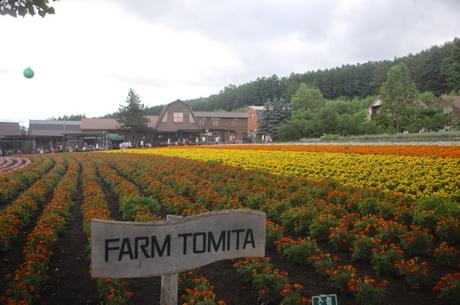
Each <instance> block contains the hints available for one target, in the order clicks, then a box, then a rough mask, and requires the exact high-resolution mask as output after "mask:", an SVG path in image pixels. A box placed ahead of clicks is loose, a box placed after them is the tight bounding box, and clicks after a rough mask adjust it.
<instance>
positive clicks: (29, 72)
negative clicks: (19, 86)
mask: <svg viewBox="0 0 460 305" xmlns="http://www.w3.org/2000/svg"><path fill="white" fill-rule="evenodd" d="M22 74H24V77H25V78H32V77H34V70H32V69H31V68H30V67H27V68H26V69H25V70H24V72H23V73H22Z"/></svg>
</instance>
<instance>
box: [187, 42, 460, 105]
mask: <svg viewBox="0 0 460 305" xmlns="http://www.w3.org/2000/svg"><path fill="white" fill-rule="evenodd" d="M396 64H404V65H406V66H407V67H408V69H409V71H410V75H411V77H412V79H413V81H414V82H415V85H416V86H417V88H418V89H419V90H420V91H421V92H424V91H430V92H432V93H433V94H435V95H436V96H439V95H441V94H444V93H450V92H453V91H454V92H455V91H460V39H459V38H456V39H454V40H453V41H451V42H447V43H445V44H444V45H442V46H434V47H431V48H430V49H428V50H425V51H422V52H420V53H418V54H415V55H412V54H409V55H407V56H404V57H400V58H395V59H394V60H384V61H369V62H367V63H364V64H354V65H349V64H347V65H342V66H341V67H336V68H332V69H325V70H317V71H310V72H306V73H303V74H295V73H292V74H291V75H289V76H287V77H281V78H280V77H278V76H277V75H272V76H270V77H261V78H257V79H256V80H255V81H251V82H249V83H245V84H242V85H239V86H235V85H228V86H226V87H225V88H224V89H223V90H221V91H220V92H219V93H217V94H214V95H211V96H209V97H201V98H197V99H192V100H188V101H186V102H187V103H188V104H190V106H192V108H193V109H194V110H196V111H212V110H216V109H223V110H227V111H231V110H235V109H241V108H243V107H245V106H249V105H257V106H261V105H263V104H264V103H265V102H266V101H267V100H272V99H274V98H275V99H279V98H283V99H284V100H290V99H291V97H292V95H293V94H294V93H295V92H296V90H297V89H298V88H299V86H300V84H302V83H305V84H308V85H311V86H315V87H317V88H318V89H319V90H320V91H321V94H322V95H323V97H324V98H325V99H328V100H332V99H337V98H348V99H353V98H364V97H367V96H372V95H377V94H378V93H379V90H380V87H381V86H382V84H383V82H384V81H385V79H386V76H387V73H388V71H389V69H390V68H391V67H392V66H393V65H396Z"/></svg>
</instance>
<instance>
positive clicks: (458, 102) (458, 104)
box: [434, 95, 460, 109]
mask: <svg viewBox="0 0 460 305" xmlns="http://www.w3.org/2000/svg"><path fill="white" fill-rule="evenodd" d="M434 104H435V105H440V104H443V105H445V104H450V105H452V106H453V107H455V108H458V109H460V96H458V95H441V96H440V97H439V98H438V99H437V100H436V101H435V102H434Z"/></svg>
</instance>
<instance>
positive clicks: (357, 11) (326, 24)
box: [119, 0, 460, 85]
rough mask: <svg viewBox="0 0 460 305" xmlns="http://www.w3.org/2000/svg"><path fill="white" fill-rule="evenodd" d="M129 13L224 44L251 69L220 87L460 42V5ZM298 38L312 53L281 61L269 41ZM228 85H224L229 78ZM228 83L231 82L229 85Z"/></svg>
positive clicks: (324, 4)
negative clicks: (454, 41) (311, 47)
mask: <svg viewBox="0 0 460 305" xmlns="http://www.w3.org/2000/svg"><path fill="white" fill-rule="evenodd" d="M119 3H120V4H121V5H122V6H123V7H124V9H126V11H127V12H128V13H130V14H134V15H137V16H139V17H141V18H143V19H144V20H147V21H149V22H151V23H154V24H159V25H162V26H165V27H168V28H172V29H174V30H176V31H192V32H198V33H200V34H201V35H203V36H205V37H207V38H208V39H211V40H214V41H219V42H220V43H223V44H225V45H226V46H227V47H228V48H229V49H230V50H231V51H232V52H233V53H234V54H235V55H236V56H237V57H238V59H239V60H240V61H241V62H242V63H243V66H244V67H246V69H245V71H242V72H240V73H235V74H234V75H227V76H225V75H218V76H217V78H216V79H214V83H215V82H219V81H220V83H221V84H222V85H225V84H227V83H229V82H230V83H236V84H237V83H242V82H245V81H248V80H252V79H255V78H256V77H258V76H268V75H271V74H274V73H276V74H278V75H280V76H283V75H288V74H289V73H290V72H305V71H307V70H315V69H319V68H330V67H333V66H340V65H342V64H347V63H351V64H352V63H357V62H367V61H368V60H381V59H392V58H393V57H395V56H404V55H406V54H407V53H409V52H413V53H415V52H418V51H421V50H422V49H425V48H428V47H430V46H432V45H434V44H440V43H443V42H445V41H448V40H452V39H453V38H454V37H455V36H460V18H458V16H460V1H458V0H439V1H433V0H404V1H401V0H380V1H378V0H369V1H358V2H357V1H348V0H310V1H303V0H285V1H275V0H271V1H268V0H252V1H249V0H233V1H215V0H214V1H213V0H201V1H199V0H183V1H180V0H171V1H149V0H130V1H128V0H120V1H119ZM293 33H296V34H297V35H298V37H300V39H301V40H302V41H303V42H305V43H307V44H308V45H322V46H324V47H323V48H319V49H318V50H317V51H316V52H317V53H315V52H314V51H312V52H308V54H294V55H292V56H282V55H281V54H279V53H277V52H276V51H274V49H273V48H270V43H273V41H279V39H280V38H283V37H287V36H288V35H290V34H293ZM229 79H230V81H229V82H227V80H229ZM225 82H227V83H225Z"/></svg>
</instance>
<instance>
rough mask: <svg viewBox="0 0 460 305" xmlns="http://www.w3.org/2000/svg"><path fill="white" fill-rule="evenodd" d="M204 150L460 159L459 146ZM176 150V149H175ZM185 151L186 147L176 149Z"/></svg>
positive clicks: (233, 146)
mask: <svg viewBox="0 0 460 305" xmlns="http://www.w3.org/2000/svg"><path fill="white" fill-rule="evenodd" d="M200 147H201V148H205V149H226V148H231V149H240V150H277V151H280V150H282V151H310V152H335V153H346V154H374V155H401V156H418V157H443V158H460V146H441V145H343V144H338V145H314V144H311V145H310V144H306V145H276V144H270V145H231V146H222V145H212V146H200ZM175 148H176V147H175ZM178 148H181V149H187V147H186V146H181V147H178Z"/></svg>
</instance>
